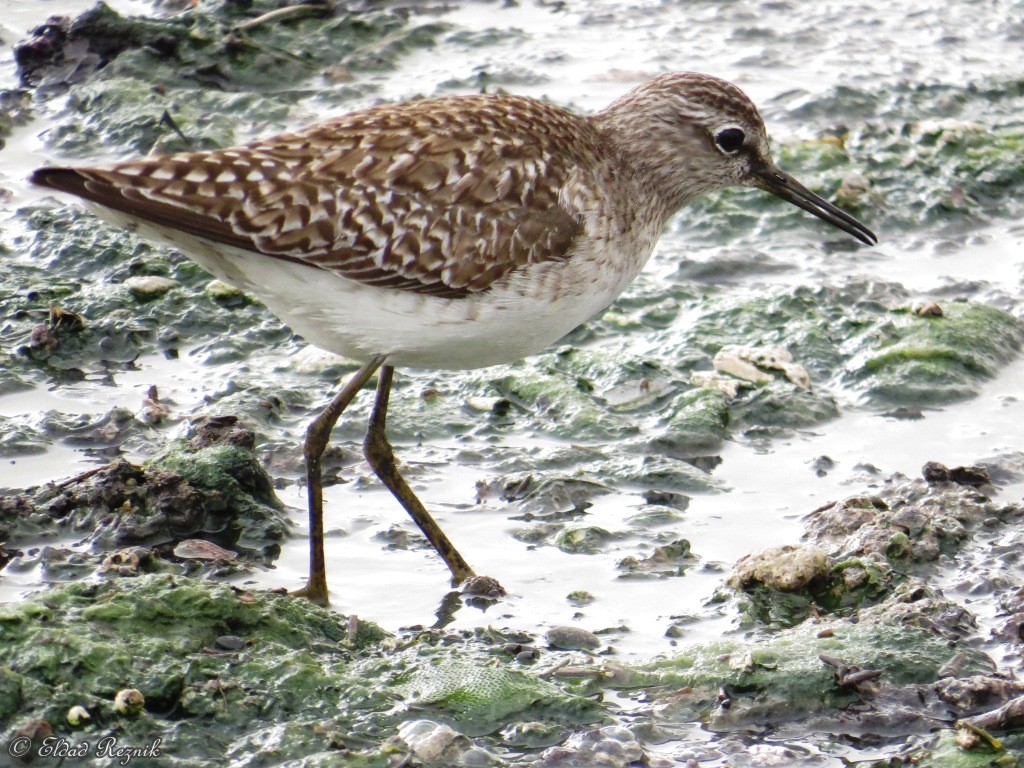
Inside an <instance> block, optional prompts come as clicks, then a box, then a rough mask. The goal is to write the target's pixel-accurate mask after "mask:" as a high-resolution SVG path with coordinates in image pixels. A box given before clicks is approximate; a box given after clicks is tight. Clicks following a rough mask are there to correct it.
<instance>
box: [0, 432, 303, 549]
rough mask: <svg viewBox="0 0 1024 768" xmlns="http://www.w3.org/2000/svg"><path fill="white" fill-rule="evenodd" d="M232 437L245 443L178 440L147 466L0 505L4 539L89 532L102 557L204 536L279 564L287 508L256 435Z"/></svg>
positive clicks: (111, 467)
mask: <svg viewBox="0 0 1024 768" xmlns="http://www.w3.org/2000/svg"><path fill="white" fill-rule="evenodd" d="M235 437H237V438H238V439H239V440H240V442H241V443H242V444H212V445H211V444H203V440H202V439H200V438H193V440H188V441H186V440H181V441H179V442H178V443H176V444H174V445H173V446H172V447H171V448H169V449H168V450H167V451H166V452H165V453H164V454H163V455H161V456H158V457H156V458H154V459H152V460H150V461H148V462H146V463H145V464H144V465H142V466H138V465H135V464H131V463H130V462H128V461H126V460H123V459H121V460H117V461H115V462H112V463H111V464H108V465H106V466H103V467H99V468H97V469H95V470H91V471H87V472H85V473H83V474H81V475H79V476H77V477H74V478H71V479H69V480H66V481H62V482H60V483H51V484H48V485H44V486H42V487H40V488H35V489H29V490H28V491H26V492H23V493H19V494H9V495H7V496H5V497H4V498H3V499H2V500H0V524H2V527H3V533H4V536H5V537H6V538H9V540H10V541H13V542H18V543H20V544H27V543H28V542H29V541H34V540H36V539H37V538H38V537H51V536H53V535H54V534H55V533H57V532H58V531H60V530H70V531H75V532H79V533H81V532H85V539H84V541H88V542H89V543H90V544H91V547H92V550H93V552H94V553H96V554H97V555H104V554H109V553H110V552H112V551H113V550H116V549H118V548H119V547H124V546H131V545H146V546H163V545H166V544H167V542H179V541H182V540H185V539H188V538H194V537H202V538H212V539H214V540H215V541H216V542H217V543H219V544H221V545H222V546H229V547H238V548H241V549H242V550H243V551H244V552H248V553H250V554H255V555H256V556H257V557H258V558H272V557H276V555H277V552H278V548H279V546H280V541H281V540H282V539H283V538H284V537H285V536H286V535H287V532H288V522H287V519H286V517H285V515H284V512H283V505H282V504H281V502H280V501H279V500H278V499H277V497H276V495H275V494H274V490H273V484H272V481H271V480H270V477H269V476H268V475H267V474H266V472H265V471H264V470H263V468H262V467H261V466H260V464H259V462H258V460H257V459H256V457H255V455H254V454H253V451H252V441H253V440H254V437H253V435H252V433H245V432H244V431H242V432H240V433H236V434H235Z"/></svg>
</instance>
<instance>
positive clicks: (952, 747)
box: [877, 728, 1024, 768]
mask: <svg viewBox="0 0 1024 768" xmlns="http://www.w3.org/2000/svg"><path fill="white" fill-rule="evenodd" d="M993 742H995V743H993ZM968 743H971V744H972V746H970V747H969V748H968V747H965V746H963V745H962V744H961V743H960V734H959V732H958V731H956V730H954V729H952V728H950V729H945V730H943V731H941V732H939V734H938V735H937V736H935V737H934V738H933V739H931V740H930V741H929V743H928V744H926V745H925V746H924V747H920V748H919V749H917V750H914V751H913V752H911V753H910V755H908V757H910V759H912V760H913V761H914V764H915V765H917V766H918V767H919V768H1020V766H1022V765H1024V734H1021V733H1017V734H1011V735H1009V736H1004V735H1003V734H998V737H992V740H991V741H990V740H988V739H984V738H980V737H979V738H977V739H969V740H968ZM996 745H998V746H996ZM877 768H883V765H881V764H878V765H877Z"/></svg>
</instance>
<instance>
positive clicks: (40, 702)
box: [0, 575, 603, 766]
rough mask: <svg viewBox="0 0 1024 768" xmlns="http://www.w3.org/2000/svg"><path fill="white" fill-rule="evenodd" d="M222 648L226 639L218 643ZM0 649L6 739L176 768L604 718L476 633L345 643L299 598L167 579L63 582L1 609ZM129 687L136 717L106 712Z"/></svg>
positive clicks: (356, 752)
mask: <svg viewBox="0 0 1024 768" xmlns="http://www.w3.org/2000/svg"><path fill="white" fill-rule="evenodd" d="M224 636H231V637H234V638H237V640H236V641H235V642H233V643H228V644H225V645H221V643H222V642H223V640H222V638H223V637H224ZM0 638H2V640H3V642H0V660H2V662H3V667H4V669H5V670H6V672H5V674H3V675H0V705H2V707H0V731H2V732H3V733H4V734H6V736H7V737H8V738H10V736H11V734H12V733H13V732H14V731H15V730H17V729H18V728H19V727H20V726H21V725H23V724H24V723H26V722H27V721H28V720H29V719H37V720H38V719H42V720H46V721H47V722H49V723H50V724H51V726H52V727H53V730H54V733H55V734H58V735H62V736H66V737H67V738H69V739H74V740H75V741H76V743H77V741H78V740H81V739H87V740H90V741H96V740H98V739H99V738H101V737H102V736H104V735H107V734H110V733H116V734H118V736H119V738H120V739H121V740H122V742H133V743H148V742H151V741H152V739H154V738H160V739H161V740H162V743H163V753H164V754H166V755H168V756H171V757H173V758H174V759H175V761H177V762H176V763H175V764H180V765H185V766H193V765H194V766H200V765H206V764H209V763H208V762H204V761H209V760H216V759H219V756H220V755H223V754H234V755H236V758H237V759H238V760H239V761H241V762H240V763H239V764H244V765H249V764H253V765H255V764H256V763H254V762H252V761H254V760H255V759H256V758H255V756H254V755H255V754H257V753H256V752H253V750H255V749H256V748H257V747H258V745H260V744H264V745H265V744H266V743H267V740H268V739H269V740H271V741H272V742H273V743H274V744H275V748H276V750H277V759H278V760H279V761H287V760H301V759H306V758H310V759H314V760H318V759H320V758H319V757H317V756H318V755H323V754H325V753H333V757H334V758H335V759H336V760H337V761H339V762H338V763H337V764H344V765H356V764H359V761H360V760H370V761H371V762H373V761H375V760H377V759H379V758H380V757H381V756H382V755H384V754H385V753H387V752H388V750H389V749H390V747H387V746H386V743H385V742H387V740H388V739H389V737H390V736H391V735H393V734H394V732H395V728H396V727H397V726H398V725H399V724H400V723H401V722H403V721H405V720H406V719H408V718H409V717H410V715H412V713H415V715H414V716H416V717H418V716H421V713H422V712H424V711H426V712H430V713H433V714H434V715H436V717H437V718H438V719H440V720H441V721H444V722H449V723H451V724H453V725H454V726H455V727H457V728H459V729H461V730H462V731H464V732H467V733H472V734H485V733H492V732H494V731H496V730H498V729H499V728H500V727H502V726H504V725H507V724H508V723H509V722H510V721H515V720H518V719H524V718H525V719H528V720H531V721H532V720H537V719H550V720H554V721H558V722H563V723H579V722H590V721H593V720H595V719H600V718H602V717H603V709H602V707H601V706H600V705H599V703H597V702H595V701H592V700H589V699H585V698H581V697H579V696H576V695H573V694H570V693H566V692H565V691H564V690H563V689H562V688H561V687H560V686H558V685H556V684H555V683H552V682H549V681H545V680H542V679H540V678H538V677H535V676H533V675H530V674H527V673H526V672H524V671H522V670H519V669H517V668H515V667H513V666H510V664H511V662H508V661H502V660H501V657H499V656H495V655H492V654H491V653H490V652H489V651H488V650H487V647H486V643H483V642H481V641H480V640H477V639H474V638H473V637H472V636H470V637H467V638H466V640H465V641H464V642H463V643H460V644H457V645H454V646H453V645H452V643H451V642H450V638H449V640H448V642H443V643H442V642H438V640H439V638H438V637H436V636H432V635H430V633H426V634H424V635H420V636H418V637H416V638H414V639H413V640H412V641H411V642H406V643H404V644H403V645H402V646H401V647H397V648H396V646H395V643H394V641H393V640H392V639H389V638H386V637H385V635H384V633H383V632H381V631H380V629H379V628H377V627H375V626H374V625H372V624H366V623H364V622H359V624H358V626H357V631H356V632H355V633H354V634H352V633H351V632H350V629H349V627H348V626H342V625H341V624H339V617H338V616H337V615H336V614H333V613H331V612H329V611H327V610H324V609H322V608H319V607H316V606H314V605H312V604H311V603H309V602H308V601H306V600H302V599H298V598H293V597H290V596H288V595H284V594H274V593H264V592H245V591H242V590H238V589H235V588H233V587H230V586H227V585H216V584H209V583H202V582H198V581H194V580H191V579H187V578H173V577H170V576H166V575H159V576H144V577H139V578H134V579H117V580H114V581H104V582H101V583H89V584H85V583H80V584H73V585H69V586H66V587H61V588H57V589H51V590H48V591H45V592H43V593H40V594H38V595H37V596H35V597H34V598H31V599H29V600H26V601H23V602H21V603H18V604H12V605H7V606H3V607H0ZM225 647H226V648H233V649H234V650H225ZM125 687H134V688H137V689H138V690H139V691H140V692H141V693H142V694H143V696H144V698H145V709H144V711H142V712H141V714H140V715H139V716H138V717H134V718H130V717H125V716H119V715H118V714H117V713H115V712H114V711H113V698H114V695H115V693H116V692H117V691H118V690H121V689H123V688H125ZM75 705H78V706H84V707H85V708H86V709H87V710H89V712H90V713H91V715H92V720H91V721H89V722H88V723H87V724H85V725H84V726H80V727H79V728H78V730H76V731H75V732H74V733H73V734H72V733H71V732H70V730H69V726H68V725H66V722H65V720H64V713H65V712H66V711H67V710H68V708H69V707H71V706H75ZM339 743H344V744H346V745H348V748H349V751H350V752H351V755H350V757H351V759H352V760H353V761H355V762H349V761H348V760H349V758H348V757H346V756H345V754H344V753H342V752H338V751H337V750H338V749H339V746H338V745H339ZM332 764H334V763H332Z"/></svg>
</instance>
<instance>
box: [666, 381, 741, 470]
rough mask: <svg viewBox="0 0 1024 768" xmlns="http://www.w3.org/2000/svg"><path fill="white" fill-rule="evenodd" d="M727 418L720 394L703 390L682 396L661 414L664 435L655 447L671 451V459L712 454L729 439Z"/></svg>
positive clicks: (689, 392) (713, 390) (725, 406)
mask: <svg viewBox="0 0 1024 768" xmlns="http://www.w3.org/2000/svg"><path fill="white" fill-rule="evenodd" d="M731 418H732V415H731V411H730V409H729V404H728V402H727V399H726V397H725V395H724V394H723V393H722V392H719V391H718V390H716V389H708V388H704V387H698V388H695V389H691V390H688V391H685V392H682V393H681V394H680V395H679V396H678V397H676V398H675V399H673V400H672V402H671V403H670V404H669V405H668V406H667V407H666V408H665V409H664V410H663V416H662V423H663V424H664V426H665V431H664V432H663V433H662V434H661V435H660V436H659V437H658V445H660V446H667V447H671V448H672V449H673V450H672V455H674V456H684V457H690V456H700V455H708V454H711V453H714V452H716V451H718V450H720V449H721V447H722V444H723V443H724V442H725V440H726V439H727V438H728V436H729V422H730V420H731Z"/></svg>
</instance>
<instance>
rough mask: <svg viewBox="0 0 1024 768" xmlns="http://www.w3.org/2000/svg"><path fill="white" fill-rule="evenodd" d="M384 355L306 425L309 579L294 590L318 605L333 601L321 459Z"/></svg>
mask: <svg viewBox="0 0 1024 768" xmlns="http://www.w3.org/2000/svg"><path fill="white" fill-rule="evenodd" d="M384 359H385V358H384V356H383V355H379V356H377V357H375V358H373V359H372V360H370V362H368V363H366V364H365V365H364V366H363V367H362V368H360V369H359V370H358V371H356V372H355V374H354V375H353V376H352V378H351V379H349V380H348V381H347V382H346V383H345V386H344V387H343V388H342V390H341V391H340V392H339V393H338V394H337V395H335V396H334V399H333V400H331V402H330V404H329V405H328V406H327V407H326V408H324V409H323V411H321V412H320V415H319V416H317V417H316V418H315V419H313V423H312V424H310V425H309V428H308V429H306V442H305V445H304V447H303V452H304V454H305V457H306V492H307V494H308V496H309V581H308V582H307V583H306V586H305V587H303V588H302V589H299V590H297V591H296V592H294V593H293V594H295V595H297V596H299V597H306V598H308V599H310V600H312V601H313V602H314V603H317V604H318V605H327V604H328V603H329V602H330V600H329V598H328V595H327V565H326V562H325V560H324V483H323V477H322V473H321V465H320V460H321V459H322V458H323V455H324V450H325V449H326V448H327V441H328V439H329V438H330V436H331V430H332V429H333V428H334V425H335V424H337V423H338V418H339V417H340V416H341V414H342V412H343V411H344V410H345V409H346V408H347V407H348V404H349V403H351V402H352V398H354V397H355V396H356V395H357V394H358V393H359V390H361V389H362V388H363V387H364V386H365V385H366V382H367V381H369V379H370V377H371V376H373V374H374V372H375V371H376V370H377V369H378V368H380V367H381V365H383V364H384Z"/></svg>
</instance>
